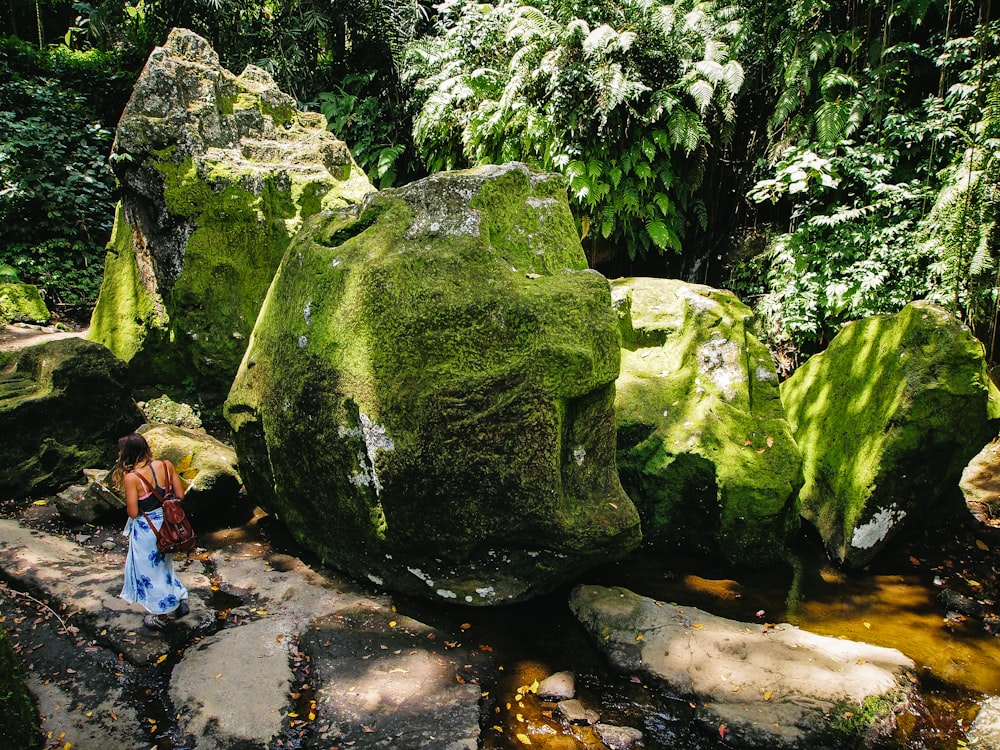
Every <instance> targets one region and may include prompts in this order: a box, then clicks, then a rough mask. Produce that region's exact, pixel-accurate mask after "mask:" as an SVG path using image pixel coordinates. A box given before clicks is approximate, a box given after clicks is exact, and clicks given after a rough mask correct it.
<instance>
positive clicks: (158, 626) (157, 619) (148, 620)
mask: <svg viewBox="0 0 1000 750" xmlns="http://www.w3.org/2000/svg"><path fill="white" fill-rule="evenodd" d="M142 624H143V625H145V626H146V627H147V628H149V629H150V630H165V629H166V627H167V625H168V624H169V622H168V620H167V618H166V617H164V616H163V615H146V616H145V617H143V618H142Z"/></svg>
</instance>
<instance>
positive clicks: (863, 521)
mask: <svg viewBox="0 0 1000 750" xmlns="http://www.w3.org/2000/svg"><path fill="white" fill-rule="evenodd" d="M781 396H782V399H783V401H784V404H785V409H786V412H787V414H788V421H789V422H790V423H791V425H792V429H793V432H794V435H795V440H796V442H797V443H798V444H799V447H800V448H801V450H802V456H803V474H804V485H803V487H802V490H801V493H800V498H801V502H802V515H803V517H805V518H806V519H808V520H809V521H810V522H811V523H812V524H814V525H815V526H816V528H817V529H818V530H819V532H820V535H821V536H822V538H823V541H824V543H825V545H826V549H827V553H828V554H829V555H830V557H831V558H832V559H834V560H836V561H838V562H840V563H842V564H843V565H844V566H845V567H849V568H858V567H863V566H865V565H867V564H868V563H869V562H871V560H872V559H873V558H874V557H875V556H876V554H877V553H878V552H879V550H881V549H882V548H883V547H884V546H885V545H886V544H887V543H888V542H889V541H890V540H891V539H892V538H893V537H894V536H895V535H896V534H897V533H898V532H899V531H900V529H902V528H905V527H906V526H908V525H910V524H911V523H912V522H913V521H914V520H916V519H923V520H925V521H927V522H929V524H930V525H931V527H935V528H936V527H939V526H940V525H941V524H944V523H946V522H947V521H948V519H949V516H954V514H955V513H964V512H965V506H964V502H963V498H962V493H961V490H960V487H959V481H960V479H961V477H962V471H963V469H964V468H965V466H966V464H968V463H969V461H970V460H971V459H972V458H973V457H974V456H975V455H976V454H977V453H978V452H979V451H980V450H981V449H982V448H983V446H984V445H986V444H987V443H988V442H989V441H990V440H991V439H992V438H994V437H995V436H996V434H997V428H998V421H997V420H998V418H1000V393H998V391H997V388H996V386H995V385H994V384H993V382H992V381H991V380H990V378H989V375H988V374H987V370H986V362H985V357H984V353H983V346H982V344H981V343H980V342H979V341H977V340H976V339H975V338H974V337H973V336H972V334H971V333H970V332H969V330H968V329H967V328H966V327H965V326H964V325H963V324H962V323H961V322H959V321H958V320H957V319H955V318H954V317H953V316H952V315H951V314H949V313H948V312H946V311H945V310H942V309H941V308H939V307H936V306H934V305H932V304H930V303H927V302H913V303H911V304H909V305H907V306H906V307H905V308H903V310H902V311H900V312H899V313H897V314H895V315H882V316H875V317H871V318H867V319H865V320H860V321H856V322H854V323H850V324H848V325H846V326H844V328H843V329H842V330H841V331H840V333H838V334H837V336H836V337H835V338H834V339H833V340H832V341H831V342H830V346H829V347H828V348H827V349H826V351H824V352H822V353H821V354H817V355H815V356H813V357H811V358H810V359H809V360H808V361H807V362H806V363H805V364H804V365H803V366H802V367H800V368H799V369H798V370H797V371H796V372H795V374H794V375H793V376H792V377H791V378H789V379H788V380H787V381H785V382H784V383H782V386H781Z"/></svg>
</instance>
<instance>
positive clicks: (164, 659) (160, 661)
mask: <svg viewBox="0 0 1000 750" xmlns="http://www.w3.org/2000/svg"><path fill="white" fill-rule="evenodd" d="M166 660H167V655H166V654H164V655H163V656H161V657H160V658H159V659H157V660H156V663H157V664H162V663H163V662H165V661H166Z"/></svg>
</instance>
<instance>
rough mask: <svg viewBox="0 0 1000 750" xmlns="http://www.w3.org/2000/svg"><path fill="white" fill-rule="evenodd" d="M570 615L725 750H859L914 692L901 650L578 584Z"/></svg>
mask: <svg viewBox="0 0 1000 750" xmlns="http://www.w3.org/2000/svg"><path fill="white" fill-rule="evenodd" d="M570 608H571V609H572V610H573V613H574V614H575V615H576V616H577V618H578V619H579V620H580V622H581V623H583V626H584V627H585V628H586V629H587V631H588V632H589V633H590V635H591V637H592V638H593V640H594V642H595V643H596V644H597V646H598V647H599V648H600V649H602V650H603V651H604V652H605V654H606V655H607V656H608V658H609V659H610V661H611V663H612V664H613V665H614V666H615V667H616V668H617V669H619V670H621V671H623V672H625V673H627V674H634V673H640V674H643V675H646V676H648V677H650V678H654V679H657V680H660V681H662V682H663V683H664V684H666V685H668V686H669V687H670V688H671V689H673V690H676V691H677V692H678V693H679V694H681V695H686V696H689V697H690V698H691V699H693V700H695V701H697V703H698V708H697V711H698V713H699V719H700V721H701V722H702V723H703V724H704V725H705V726H706V728H708V729H709V731H717V730H719V728H720V727H721V728H722V733H723V737H724V739H725V741H726V744H727V746H728V745H731V746H733V747H743V748H761V747H767V748H774V749H775V750H778V749H779V748H789V749H792V748H804V747H859V746H861V745H859V744H857V743H858V742H859V741H863V740H865V739H871V738H873V737H874V736H876V735H878V734H879V733H881V732H883V731H885V730H886V729H887V728H891V726H892V725H893V723H894V721H895V718H894V716H895V710H896V709H897V708H898V707H900V706H901V705H905V703H906V702H907V701H908V699H909V694H910V691H911V690H912V689H913V685H912V684H911V678H912V679H914V680H915V679H916V678H915V677H913V673H912V670H913V669H914V664H913V662H912V661H911V660H910V659H909V658H907V657H906V656H904V655H903V654H901V653H900V652H899V651H897V650H895V649H890V648H883V647H881V646H872V645H869V644H867V643H859V642H855V641H846V640H842V639H839V638H831V637H825V636H819V635H815V634H813V633H809V632H806V631H803V630H799V629H798V628H795V627H792V626H791V625H787V624H781V625H774V626H768V625H760V624H753V623H741V622H736V621H734V620H727V619H725V618H723V617H718V616H716V615H712V614H709V613H708V612H704V611H702V610H699V609H697V608H695V607H681V606H677V605H675V604H666V603H664V602H658V601H655V600H653V599H650V598H648V597H644V596H639V595H638V594H635V593H633V592H631V591H629V590H628V589H623V588H617V587H616V588H605V587H602V586H578V587H577V588H576V589H575V590H574V591H573V593H572V595H571V597H570Z"/></svg>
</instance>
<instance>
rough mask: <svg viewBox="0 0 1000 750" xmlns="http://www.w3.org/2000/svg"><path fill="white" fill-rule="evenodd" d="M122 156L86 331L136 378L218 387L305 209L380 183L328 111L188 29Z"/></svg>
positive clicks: (140, 103)
mask: <svg viewBox="0 0 1000 750" xmlns="http://www.w3.org/2000/svg"><path fill="white" fill-rule="evenodd" d="M111 161H112V166H113V168H114V171H115V174H116V175H117V177H118V179H119V181H120V182H121V190H122V200H121V203H120V204H119V206H118V211H117V215H116V218H115V226H114V229H113V231H112V237H111V242H110V246H109V247H110V252H109V253H108V256H107V260H106V265H105V273H104V283H103V285H102V287H101V292H100V296H99V298H98V301H97V305H96V307H95V309H94V312H93V316H92V318H91V327H90V333H89V336H90V338H91V339H92V340H94V341H99V342H101V343H103V344H105V345H106V346H108V347H109V348H110V349H111V350H112V351H113V352H114V353H115V354H117V355H118V356H119V357H121V358H122V359H123V360H125V361H126V362H129V363H130V365H131V368H132V370H133V371H134V373H135V375H136V378H137V382H144V383H150V384H152V383H157V384H182V383H184V382H185V381H188V382H190V381H191V380H193V381H195V382H197V383H198V385H199V387H202V388H204V389H206V391H207V392H212V391H217V392H218V393H220V394H221V396H224V395H225V393H226V392H227V391H228V389H229V386H230V384H231V382H232V378H233V375H234V374H235V373H236V369H237V366H238V365H239V362H240V359H241V357H242V356H243V352H244V350H245V348H246V344H247V339H248V337H249V335H250V330H251V328H252V327H253V324H254V321H255V320H256V319H257V312H258V310H259V309H260V305H261V302H262V301H263V299H264V294H265V293H266V292H267V288H268V286H269V285H270V283H271V277H272V276H273V274H274V271H275V269H276V268H277V266H278V263H279V261H280V260H281V257H282V255H283V254H284V252H285V249H286V248H287V246H288V242H289V240H290V238H291V237H292V235H293V234H294V233H295V231H296V230H297V229H298V227H299V226H300V224H301V223H302V221H303V219H305V218H306V217H308V216H310V215H311V214H314V213H316V212H317V211H320V210H322V209H324V208H330V207H334V206H342V205H345V204H348V203H352V202H354V201H356V200H358V199H360V197H361V196H362V195H364V194H365V193H367V192H369V191H370V190H372V189H373V188H372V186H371V183H369V181H368V179H367V177H365V175H364V174H363V173H362V172H361V170H360V169H359V168H358V167H357V165H356V164H355V163H354V160H353V159H352V157H351V154H350V152H349V151H348V148H347V146H346V145H345V144H344V143H343V142H341V141H338V140H336V139H335V138H334V137H333V135H332V134H331V133H329V132H328V131H327V129H326V120H325V118H324V117H323V116H322V115H320V114H317V113H310V112H302V111H299V110H297V109H296V107H295V101H294V99H292V97H290V96H288V95H286V94H284V93H282V92H281V91H280V90H279V89H278V87H277V85H276V84H275V83H274V81H273V80H272V78H271V76H270V75H269V74H268V73H267V72H265V71H264V70H262V69H261V68H258V67H255V66H253V65H249V66H247V68H246V69H245V70H244V71H243V73H242V74H241V75H239V76H236V75H234V74H233V73H231V72H229V71H228V70H226V69H225V68H223V67H222V66H221V65H220V63H219V58H218V55H217V54H216V53H215V51H214V50H213V49H212V48H211V47H210V46H209V44H208V42H206V41H205V40H204V39H202V38H201V37H199V36H197V35H196V34H193V33H192V32H190V31H187V30H184V29H174V30H173V31H171V33H170V35H169V37H168V39H167V41H166V44H164V46H163V47H157V48H156V49H154V50H153V52H152V53H151V54H150V56H149V60H148V61H147V63H146V66H145V68H144V69H143V71H142V74H141V75H140V77H139V80H138V81H137V82H136V85H135V89H134V90H133V93H132V97H131V99H130V100H129V102H128V104H127V106H126V108H125V110H124V112H123V113H122V117H121V120H120V122H119V123H118V129H117V133H116V137H115V143H114V147H113V153H112V157H111ZM220 400H221V397H220Z"/></svg>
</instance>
